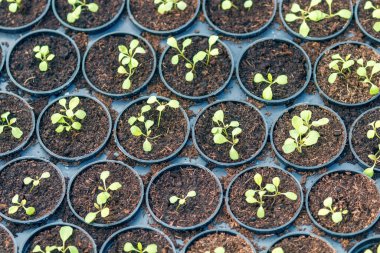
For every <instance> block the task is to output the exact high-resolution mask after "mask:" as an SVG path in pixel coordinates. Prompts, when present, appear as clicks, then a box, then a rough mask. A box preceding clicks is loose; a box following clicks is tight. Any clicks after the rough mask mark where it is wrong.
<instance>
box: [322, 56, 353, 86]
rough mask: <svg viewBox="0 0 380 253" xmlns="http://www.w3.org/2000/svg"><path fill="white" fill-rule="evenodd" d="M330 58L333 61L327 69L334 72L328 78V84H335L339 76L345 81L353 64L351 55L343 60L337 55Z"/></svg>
mask: <svg viewBox="0 0 380 253" xmlns="http://www.w3.org/2000/svg"><path fill="white" fill-rule="evenodd" d="M331 58H332V60H333V61H332V62H330V63H329V68H330V69H332V70H333V71H335V72H333V73H332V74H331V75H330V76H329V79H328V81H329V83H331V84H333V83H335V81H336V79H337V78H338V76H339V75H342V76H343V77H344V78H346V79H347V74H348V73H351V69H350V68H351V67H352V66H353V65H354V64H355V61H354V60H353V59H351V55H350V54H349V55H347V56H346V57H344V58H343V57H342V56H340V55H339V54H334V55H333V56H331ZM339 65H340V66H339Z"/></svg>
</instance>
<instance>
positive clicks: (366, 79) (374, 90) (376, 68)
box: [356, 59, 380, 96]
mask: <svg viewBox="0 0 380 253" xmlns="http://www.w3.org/2000/svg"><path fill="white" fill-rule="evenodd" d="M357 63H358V64H359V65H360V67H359V68H358V69H357V71H356V73H357V74H358V75H359V76H360V79H362V82H363V83H364V84H369V85H371V88H370V90H369V93H370V94H371V95H372V96H374V95H377V94H379V87H378V86H377V85H376V84H374V83H373V79H372V78H373V76H374V75H376V74H377V73H379V72H380V63H377V62H375V61H368V62H366V63H365V64H364V60H363V59H359V60H357ZM371 68H372V69H371ZM368 69H370V73H371V74H370V75H368V73H367V72H368V71H367V70H368Z"/></svg>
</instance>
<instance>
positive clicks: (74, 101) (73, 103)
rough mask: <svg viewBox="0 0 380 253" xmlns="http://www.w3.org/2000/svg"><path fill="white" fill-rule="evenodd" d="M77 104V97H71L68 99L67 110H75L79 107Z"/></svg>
mask: <svg viewBox="0 0 380 253" xmlns="http://www.w3.org/2000/svg"><path fill="white" fill-rule="evenodd" d="M79 102H80V101H79V98H78V97H73V98H72V99H70V102H69V109H71V110H73V109H75V108H76V107H77V106H78V105H79Z"/></svg>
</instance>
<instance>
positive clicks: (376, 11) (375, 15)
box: [364, 1, 380, 32]
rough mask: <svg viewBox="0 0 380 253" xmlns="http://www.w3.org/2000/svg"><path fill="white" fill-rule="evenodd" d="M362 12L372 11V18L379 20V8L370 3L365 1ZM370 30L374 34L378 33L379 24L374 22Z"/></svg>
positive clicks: (379, 29)
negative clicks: (374, 32)
mask: <svg viewBox="0 0 380 253" xmlns="http://www.w3.org/2000/svg"><path fill="white" fill-rule="evenodd" d="M364 10H373V11H372V17H373V18H375V19H380V6H378V5H376V6H375V5H373V3H372V2H371V1H367V2H366V3H365V5H364ZM372 28H373V30H375V31H376V32H380V22H376V23H375V24H374V25H373V27H372Z"/></svg>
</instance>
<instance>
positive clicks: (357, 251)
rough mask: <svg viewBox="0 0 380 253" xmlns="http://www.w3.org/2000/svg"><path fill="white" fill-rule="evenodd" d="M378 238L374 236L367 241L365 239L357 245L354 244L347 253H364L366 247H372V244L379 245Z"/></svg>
mask: <svg viewBox="0 0 380 253" xmlns="http://www.w3.org/2000/svg"><path fill="white" fill-rule="evenodd" d="M379 242H380V236H378V235H377V236H374V237H371V238H368V239H365V240H363V241H361V242H359V243H358V244H356V245H355V246H354V247H353V248H351V249H350V251H349V253H361V252H364V251H365V250H366V249H368V247H371V246H373V245H374V244H379Z"/></svg>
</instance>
